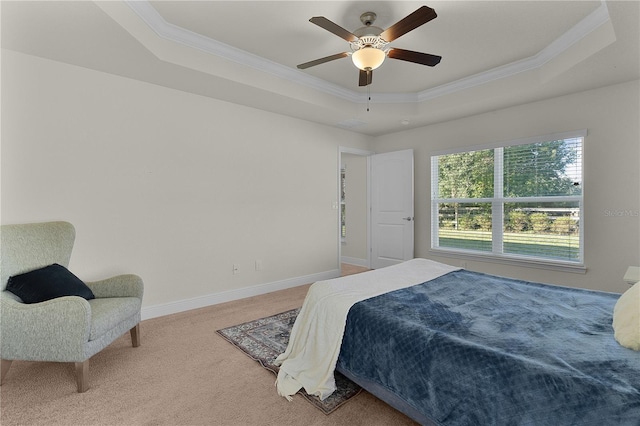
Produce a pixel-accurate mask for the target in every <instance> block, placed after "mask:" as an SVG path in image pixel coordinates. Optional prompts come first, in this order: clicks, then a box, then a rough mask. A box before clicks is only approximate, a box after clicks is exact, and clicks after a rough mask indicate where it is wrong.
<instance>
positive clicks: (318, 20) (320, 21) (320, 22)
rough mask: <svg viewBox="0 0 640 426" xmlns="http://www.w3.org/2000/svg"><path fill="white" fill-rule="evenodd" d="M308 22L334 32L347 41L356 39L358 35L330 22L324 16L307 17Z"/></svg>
mask: <svg viewBox="0 0 640 426" xmlns="http://www.w3.org/2000/svg"><path fill="white" fill-rule="evenodd" d="M309 22H311V23H312V24H316V25H317V26H319V27H321V28H324V29H325V30H327V31H329V32H331V33H334V34H335V35H337V36H338V37H341V38H343V39H345V40H347V41H356V40H358V37H356V36H355V35H353V34H351V33H350V32H349V31H347V30H345V29H344V28H342V27H341V26H340V25H338V24H336V23H333V22H331V21H330V20H328V19H327V18H325V17H324V16H314V17H313V18H311V19H309Z"/></svg>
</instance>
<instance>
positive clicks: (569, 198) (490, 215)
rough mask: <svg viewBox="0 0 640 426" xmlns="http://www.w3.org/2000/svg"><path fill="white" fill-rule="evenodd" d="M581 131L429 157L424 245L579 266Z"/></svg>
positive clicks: (581, 240)
mask: <svg viewBox="0 0 640 426" xmlns="http://www.w3.org/2000/svg"><path fill="white" fill-rule="evenodd" d="M585 136H586V132H585V131H580V132H569V133H563V134H559V135H550V136H546V137H540V138H532V139H527V140H520V141H513V142H510V143H506V144H501V146H491V147H486V148H484V147H483V148H477V149H475V150H473V151H458V152H448V153H443V154H440V155H435V156H433V157H431V229H432V232H431V235H432V239H431V248H432V249H434V250H441V251H446V252H449V253H452V254H458V255H460V254H463V255H464V254H468V255H480V256H483V257H488V258H492V259H502V260H506V261H508V260H515V261H525V262H537V263H547V264H567V265H578V266H580V265H582V264H583V232H582V226H581V218H582V212H583V192H582V176H583V170H582V145H583V141H584V137H585Z"/></svg>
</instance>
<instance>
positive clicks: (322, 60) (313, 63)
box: [298, 52, 349, 70]
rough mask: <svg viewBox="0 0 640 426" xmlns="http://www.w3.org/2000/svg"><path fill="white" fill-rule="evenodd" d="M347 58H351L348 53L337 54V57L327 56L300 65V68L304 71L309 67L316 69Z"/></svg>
mask: <svg viewBox="0 0 640 426" xmlns="http://www.w3.org/2000/svg"><path fill="white" fill-rule="evenodd" d="M346 56H349V54H348V53H347V52H342V53H336V54H335V55H331V56H325V57H324V58H320V59H316V60H315V61H309V62H305V63H304V64H300V65H298V68H300V69H301V70H303V69H306V68H309V67H315V66H316V65H320V64H324V63H325V62H329V61H335V60H336V59H340V58H344V57H346Z"/></svg>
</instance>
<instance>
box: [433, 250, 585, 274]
mask: <svg viewBox="0 0 640 426" xmlns="http://www.w3.org/2000/svg"><path fill="white" fill-rule="evenodd" d="M429 253H431V254H432V255H434V256H440V257H449V258H454V259H463V260H470V261H476V262H489V263H500V264H503V265H513V266H522V267H525V268H537V269H547V270H551V271H561V272H571V273H574V274H585V273H586V272H587V267H586V266H584V265H581V264H577V263H568V262H553V261H545V260H534V259H525V258H519V257H515V256H497V255H495V254H479V253H470V252H467V251H462V250H443V249H430V250H429Z"/></svg>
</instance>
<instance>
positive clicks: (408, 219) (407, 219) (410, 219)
mask: <svg viewBox="0 0 640 426" xmlns="http://www.w3.org/2000/svg"><path fill="white" fill-rule="evenodd" d="M402 220H406V221H408V222H411V221H412V220H413V218H412V217H411V216H407V217H403V218H402Z"/></svg>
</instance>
